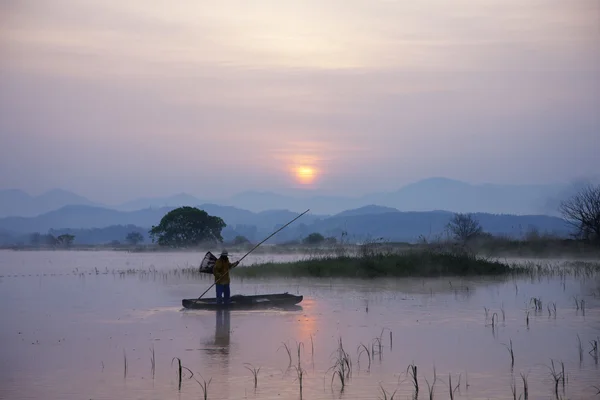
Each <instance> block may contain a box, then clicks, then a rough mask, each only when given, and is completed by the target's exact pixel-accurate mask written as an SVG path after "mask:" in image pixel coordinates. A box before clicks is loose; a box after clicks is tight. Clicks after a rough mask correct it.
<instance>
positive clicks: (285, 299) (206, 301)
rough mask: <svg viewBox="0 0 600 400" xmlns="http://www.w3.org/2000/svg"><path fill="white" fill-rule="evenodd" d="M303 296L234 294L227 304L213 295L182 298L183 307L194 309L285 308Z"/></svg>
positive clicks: (300, 299)
mask: <svg viewBox="0 0 600 400" xmlns="http://www.w3.org/2000/svg"><path fill="white" fill-rule="evenodd" d="M303 298H304V297H303V296H295V295H293V294H289V293H287V292H286V293H278V294H263V295H256V296H244V295H239V294H238V295H234V296H231V298H230V303H229V304H218V303H217V299H216V298H215V297H212V298H203V299H183V301H182V305H183V307H185V308H189V309H196V310H238V309H254V308H286V307H293V306H295V305H296V304H298V303H300V302H301V301H302V300H303Z"/></svg>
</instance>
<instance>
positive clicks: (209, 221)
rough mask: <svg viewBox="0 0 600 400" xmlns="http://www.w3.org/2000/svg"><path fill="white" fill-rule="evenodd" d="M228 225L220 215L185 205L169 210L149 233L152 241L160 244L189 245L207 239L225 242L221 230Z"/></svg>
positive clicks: (194, 244)
mask: <svg viewBox="0 0 600 400" xmlns="http://www.w3.org/2000/svg"><path fill="white" fill-rule="evenodd" d="M226 226H227V225H226V224H225V222H224V221H223V220H222V219H221V218H219V217H214V216H211V215H209V214H208V213H207V212H206V211H204V210H200V209H198V208H196V207H189V206H185V207H179V208H176V209H174V210H172V211H169V212H168V213H167V214H166V215H165V216H164V217H163V218H162V219H161V220H160V224H159V225H158V226H153V227H152V229H151V230H150V231H149V233H150V236H151V237H152V242H154V241H155V240H156V241H157V242H158V244H159V245H160V246H170V247H189V246H197V245H199V244H200V243H202V242H205V241H207V242H223V237H222V236H221V230H223V228H225V227H226Z"/></svg>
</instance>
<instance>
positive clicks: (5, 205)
mask: <svg viewBox="0 0 600 400" xmlns="http://www.w3.org/2000/svg"><path fill="white" fill-rule="evenodd" d="M67 205H87V206H93V205H95V204H94V203H93V202H92V201H90V200H88V199H86V198H85V197H82V196H79V195H77V194H75V193H71V192H68V191H66V190H61V189H54V190H50V191H48V192H46V193H44V194H42V195H40V196H30V195H29V194H27V193H25V192H24V191H22V190H16V189H8V190H0V218H2V217H7V216H22V217H32V216H36V215H41V214H44V213H47V212H49V211H53V210H57V209H59V208H61V207H64V206H67Z"/></svg>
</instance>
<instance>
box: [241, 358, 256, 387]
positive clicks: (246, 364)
mask: <svg viewBox="0 0 600 400" xmlns="http://www.w3.org/2000/svg"><path fill="white" fill-rule="evenodd" d="M244 368H246V369H247V370H248V371H250V372H252V376H253V377H254V389H256V387H257V386H258V373H259V372H260V367H258V368H255V367H254V366H253V365H252V364H250V363H245V364H244Z"/></svg>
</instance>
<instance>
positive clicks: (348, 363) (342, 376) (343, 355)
mask: <svg viewBox="0 0 600 400" xmlns="http://www.w3.org/2000/svg"><path fill="white" fill-rule="evenodd" d="M334 354H335V363H334V365H333V366H332V367H330V368H329V369H328V370H327V372H329V371H331V370H333V375H332V376H331V385H332V386H333V381H334V380H335V378H336V377H337V378H338V379H339V381H340V384H341V385H342V389H341V391H343V390H344V387H345V386H346V382H347V381H348V380H349V379H350V376H351V374H352V360H351V359H350V355H349V354H348V353H347V352H346V351H345V350H344V345H343V342H342V338H340V339H339V341H338V348H337V350H336V351H335V352H334Z"/></svg>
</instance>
